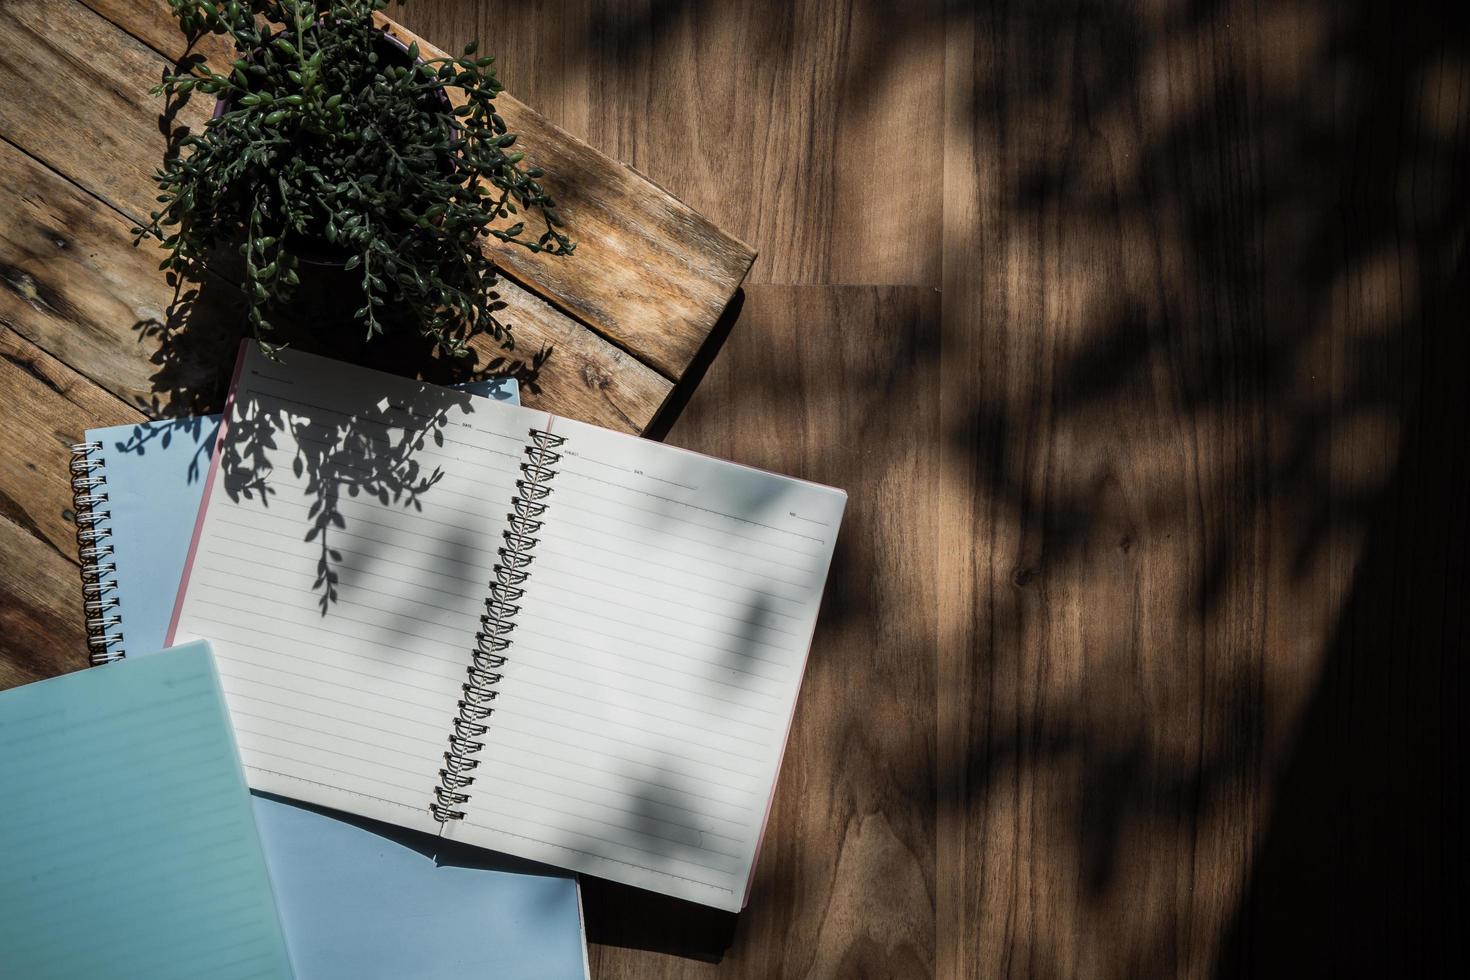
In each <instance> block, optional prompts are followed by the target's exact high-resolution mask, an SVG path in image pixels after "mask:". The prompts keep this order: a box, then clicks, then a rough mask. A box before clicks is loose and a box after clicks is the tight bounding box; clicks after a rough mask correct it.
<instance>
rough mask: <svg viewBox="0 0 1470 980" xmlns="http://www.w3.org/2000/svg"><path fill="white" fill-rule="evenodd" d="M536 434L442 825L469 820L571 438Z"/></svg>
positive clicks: (510, 521)
mask: <svg viewBox="0 0 1470 980" xmlns="http://www.w3.org/2000/svg"><path fill="white" fill-rule="evenodd" d="M530 435H531V443H530V445H528V446H526V448H525V450H524V453H525V456H526V458H525V459H524V460H523V461H522V462H521V478H520V479H518V480H516V495H515V496H514V497H512V498H511V512H510V513H509V514H507V515H505V518H506V528H505V530H504V531H503V532H501V536H502V537H503V538H504V540H505V544H504V546H503V547H501V548H499V549H497V554H498V556H499V561H497V562H496V563H495V566H494V570H493V573H492V574H493V576H494V577H493V578H492V579H491V581H490V583H489V591H490V594H489V596H488V597H487V598H486V599H485V612H484V614H483V615H482V616H481V617H480V629H479V632H477V633H476V634H475V647H474V650H473V651H472V662H471V664H470V667H469V669H468V671H467V674H468V680H466V682H465V684H464V686H463V687H462V688H461V689H460V690H461V697H460V700H459V710H458V712H457V713H456V714H455V716H454V727H453V732H452V733H451V734H450V736H449V749H448V751H446V752H445V753H444V768H443V769H440V770H439V785H438V786H436V787H434V802H433V803H432V804H430V806H429V810H430V811H431V812H432V813H433V814H434V818H435V819H436V820H438V821H439V822H440V823H444V822H447V821H449V820H462V819H463V818H464V811H463V810H462V809H460V807H462V806H463V805H464V804H465V803H466V802H467V801H468V800H469V798H470V797H469V794H468V793H466V792H465V790H467V789H468V788H469V787H470V785H471V784H473V783H474V781H475V777H474V771H475V768H476V767H477V766H479V764H480V761H479V759H477V758H476V756H477V755H478V754H479V752H480V750H481V749H483V748H484V747H485V743H484V741H483V740H482V739H483V736H484V735H485V733H486V732H488V731H489V730H490V727H489V725H487V724H486V721H487V720H488V719H489V717H490V715H491V714H492V713H493V711H494V701H495V697H496V694H497V691H496V689H495V687H496V685H497V684H499V683H500V680H501V677H502V675H501V672H500V671H501V669H502V668H503V667H504V666H505V662H506V656H505V654H506V651H507V650H509V649H510V646H511V639H510V634H511V632H512V631H513V630H514V629H515V626H516V624H515V616H516V614H517V613H518V612H520V609H521V607H520V605H519V602H520V600H521V597H522V596H524V595H525V589H524V588H522V586H523V585H524V584H525V582H526V580H527V579H529V578H530V577H531V573H530V572H529V571H528V569H529V568H530V567H531V563H532V562H534V561H535V560H536V556H535V555H534V554H533V552H534V550H535V548H536V543H537V541H538V540H539V539H538V538H537V537H536V535H537V533H538V532H539V531H540V530H541V527H542V524H543V521H542V518H543V517H544V516H545V514H546V509H547V503H546V501H547V498H548V497H550V496H551V489H552V488H551V487H550V486H549V484H550V483H551V481H552V480H553V479H554V478H555V477H556V470H555V469H554V468H553V467H555V465H556V464H557V463H558V462H560V461H561V454H560V453H558V452H556V450H557V448H559V447H560V446H561V444H562V443H563V442H565V441H566V439H565V438H564V437H562V436H555V435H552V434H551V433H550V432H546V431H543V430H541V429H531V430H530Z"/></svg>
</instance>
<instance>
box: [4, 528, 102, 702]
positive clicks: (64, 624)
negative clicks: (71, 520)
mask: <svg viewBox="0 0 1470 980" xmlns="http://www.w3.org/2000/svg"><path fill="white" fill-rule="evenodd" d="M81 603H82V584H81V579H80V578H78V572H77V566H76V565H74V564H72V563H71V562H69V561H67V560H66V558H64V557H62V555H61V554H60V553H58V552H57V551H56V549H55V548H52V547H51V546H50V545H49V544H47V543H45V542H43V541H42V540H41V539H39V538H37V537H36V536H35V535H33V534H31V533H30V532H29V531H28V530H27V529H26V528H23V527H21V526H20V525H18V524H16V523H14V522H12V521H11V520H10V519H9V518H8V517H6V516H4V515H3V514H0V689H4V688H8V687H15V686H16V685H18V684H28V683H30V682H31V681H38V680H43V679H44V678H47V677H51V676H54V675H55V674H61V673H66V672H68V671H72V670H79V669H81V668H82V667H85V666H87V638H86V633H85V631H84V630H83V628H82V611H81Z"/></svg>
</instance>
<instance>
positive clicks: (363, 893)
mask: <svg viewBox="0 0 1470 980" xmlns="http://www.w3.org/2000/svg"><path fill="white" fill-rule="evenodd" d="M464 390H466V391H470V392H472V393H474V394H477V395H481V396H484V397H488V398H494V399H497V400H506V401H509V402H510V403H511V404H516V398H517V386H516V383H515V381H514V380H512V379H504V378H502V379H494V380H491V381H485V382H476V383H472V384H467V385H465V386H464ZM219 419H220V417H219V416H217V415H211V416H202V417H199V418H181V419H161V420H157V421H151V422H142V423H139V424H136V425H122V426H112V427H109V428H100V429H89V430H88V431H87V441H86V442H85V443H82V444H80V445H78V446H76V447H74V450H73V464H72V469H73V479H74V481H75V492H76V496H77V500H76V505H75V513H76V515H77V522H78V525H79V526H81V527H84V528H86V529H87V530H88V531H90V532H91V535H92V537H91V539H90V540H89V541H87V542H86V545H85V546H86V547H88V548H90V549H92V550H91V551H90V552H88V553H87V554H86V555H84V565H83V575H84V578H86V579H87V580H89V583H90V584H89V586H88V592H87V599H88V602H89V603H91V605H90V606H89V616H88V632H89V642H90V643H91V644H92V647H93V649H92V654H93V658H94V660H96V661H98V662H103V661H109V660H114V659H120V658H121V657H122V656H123V654H124V651H126V654H127V657H128V659H130V660H131V659H132V658H133V657H134V656H135V655H137V654H138V653H139V652H140V651H148V650H151V649H155V648H158V647H162V646H163V644H164V636H165V634H166V633H167V631H168V623H169V617H170V615H171V613H172V611H173V604H174V598H175V596H176V594H177V592H178V584H179V580H180V578H181V577H182V575H183V571H184V560H185V558H186V557H187V555H188V551H189V542H190V539H191V537H192V535H193V531H194V521H195V516H196V515H197V514H198V511H199V503H200V500H201V498H202V497H203V495H204V479H205V476H206V475H207V473H208V469H209V458H210V453H211V451H212V449H213V447H214V442H215V437H216V436H217V434H218V428H219ZM103 676H105V677H123V676H126V674H123V673H117V672H108V673H105V674H104V675H103ZM254 809H255V819H256V823H257V824H258V826H259V828H260V837H261V841H262V843H263V845H264V848H265V858H266V865H267V867H268V868H269V870H270V875H271V882H272V885H273V888H274V890H275V894H276V901H277V906H278V908H279V909H280V914H281V920H282V925H283V927H284V929H285V932H286V939H287V943H288V945H289V947H290V951H291V959H292V963H293V965H294V966H295V968H296V974H297V976H298V977H299V978H302V980H337V978H344V980H345V978H349V977H350V978H352V980H370V978H375V977H381V978H394V980H397V978H401V977H415V978H422V980H440V978H450V977H456V978H457V977H463V976H496V977H499V976H505V977H524V978H527V980H531V978H536V980H581V978H584V977H586V976H587V966H586V942H585V939H584V937H583V934H582V926H581V915H580V900H579V899H580V896H579V893H578V887H577V882H576V876H575V875H571V874H567V873H565V872H562V871H558V870H556V869H553V868H549V867H546V866H545V865H531V864H530V863H529V862H525V861H521V860H519V859H516V858H511V857H507V856H504V855H497V854H491V853H489V852H486V851H482V850H480V849H478V848H475V847H470V846H468V845H463V844H456V843H454V842H453V841H445V840H443V839H442V838H439V837H436V836H429V835H425V834H422V833H420V832H418V831H414V830H407V829H404V828H400V827H395V826H391V825H388V824H383V823H379V822H375V821H371V820H368V819H366V818H359V817H352V816H349V815H346V814H342V813H340V812H336V811H326V810H321V809H319V808H316V807H311V806H308V805H306V804H300V803H292V802H287V801H283V800H281V799H278V798H274V797H268V796H262V795H257V796H256V797H255V798H254ZM3 962H4V959H3V956H0V963H3ZM3 973H4V971H3V970H0V975H3Z"/></svg>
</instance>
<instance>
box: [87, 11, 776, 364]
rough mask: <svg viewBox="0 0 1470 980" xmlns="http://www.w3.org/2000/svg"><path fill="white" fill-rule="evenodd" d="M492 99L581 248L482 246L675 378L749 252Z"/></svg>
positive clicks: (169, 43)
mask: <svg viewBox="0 0 1470 980" xmlns="http://www.w3.org/2000/svg"><path fill="white" fill-rule="evenodd" d="M87 5H88V6H90V7H92V8H93V9H95V10H97V11H98V12H99V13H101V14H102V15H103V16H105V17H107V18H108V19H109V20H111V21H112V22H113V23H115V24H118V25H119V26H121V27H122V28H123V29H124V30H126V31H127V32H128V33H129V34H131V35H133V36H134V37H137V38H141V39H143V40H144V41H145V42H146V43H147V44H148V45H149V46H151V47H153V48H154V49H155V50H156V51H159V52H162V53H163V54H165V55H167V56H169V57H170V58H179V57H182V56H183V54H184V52H185V51H186V50H192V51H194V52H195V53H199V54H202V55H204V56H205V57H206V58H207V59H208V60H209V61H210V62H211V63H212V64H213V66H214V67H215V68H216V70H218V69H220V68H221V67H223V66H225V65H228V64H229V63H230V61H232V60H233V58H234V55H233V54H231V53H230V49H229V47H228V44H227V43H226V42H225V41H224V39H223V38H220V37H216V36H209V37H206V38H204V39H203V40H202V41H201V42H200V43H199V44H197V45H195V46H194V47H193V48H192V49H191V48H190V47H189V45H188V39H187V38H185V37H184V36H183V35H182V34H181V33H180V32H179V30H178V27H177V25H176V24H175V23H174V21H173V19H172V15H171V13H170V11H169V8H168V6H167V4H165V3H163V2H162V0H157V2H141V3H140V2H137V0H87ZM380 21H381V22H382V23H383V24H384V25H385V26H386V27H387V28H388V29H389V30H391V31H392V32H393V33H394V34H396V35H397V36H398V37H399V38H400V39H401V40H403V41H404V42H405V43H408V42H412V41H417V42H419V46H420V49H421V51H422V52H423V56H424V57H438V56H442V55H443V52H442V51H441V50H440V49H438V48H436V47H435V46H434V45H433V44H432V43H431V42H430V41H429V40H426V39H424V38H421V37H419V36H418V35H416V34H415V33H414V32H412V31H411V30H409V29H407V28H406V27H403V26H402V25H400V24H397V23H395V22H394V21H392V20H389V19H388V18H381V17H380ZM466 40H467V39H466ZM462 46H463V42H460V44H459V45H457V46H455V48H454V50H456V51H457V50H459V49H460V48H461V47H462ZM450 99H451V101H452V102H454V103H455V104H456V105H458V104H462V102H463V100H462V99H461V98H460V96H459V94H458V90H450ZM496 107H497V109H498V111H499V113H500V115H501V116H502V117H503V118H504V119H505V121H506V125H507V126H509V127H510V130H511V132H514V133H517V134H519V135H520V137H521V141H520V144H518V146H517V149H521V150H522V151H523V152H524V153H525V154H526V161H527V165H528V166H539V167H541V168H543V169H544V170H545V171H546V174H547V176H546V178H545V179H544V180H543V181H542V183H543V184H545V186H546V188H547V190H548V191H549V192H550V193H551V195H552V196H553V197H554V198H555V200H556V202H557V207H558V211H559V212H560V213H561V214H562V216H563V217H564V218H565V219H566V221H567V231H568V233H569V234H571V235H572V237H573V238H574V239H575V240H576V242H577V251H576V253H575V258H572V257H567V258H558V257H556V256H548V255H545V254H541V255H533V254H531V253H530V252H527V251H526V250H525V249H521V248H515V247H512V246H507V245H505V244H504V243H502V242H499V241H496V240H489V241H488V242H487V244H486V250H487V252H488V253H489V254H491V255H493V256H494V257H495V260H496V262H497V263H498V264H499V265H500V267H501V268H502V269H504V270H505V272H506V275H507V276H509V277H510V278H511V279H513V280H514V281H515V282H517V283H519V284H520V285H521V286H522V287H524V288H526V289H527V290H529V291H531V292H533V293H535V294H537V295H538V296H539V297H540V298H541V299H543V300H544V301H546V302H549V303H550V304H552V305H553V306H555V307H557V308H559V309H562V310H566V311H568V312H570V313H571V314H572V315H573V316H574V317H576V318H577V319H578V320H579V321H580V322H581V323H583V324H586V325H587V326H589V327H591V328H592V329H593V330H595V331H597V332H598V333H599V334H601V335H602V336H604V337H607V338H609V339H611V340H613V341H614V342H616V343H617V344H618V345H619V346H621V347H622V348H624V349H625V350H627V351H628V352H630V353H632V354H633V355H634V356H636V357H637V358H639V359H640V360H642V361H644V362H645V363H647V364H648V365H650V366H651V367H653V368H654V369H656V370H658V371H660V372H662V373H663V374H664V376H665V377H667V378H670V379H673V380H677V379H678V378H680V377H681V376H682V375H683V373H684V371H685V369H686V368H687V367H688V366H689V362H690V361H691V360H692V359H693V357H694V356H695V354H696V353H698V351H699V349H700V347H701V345H702V344H703V343H704V341H705V338H706V337H707V336H709V333H710V331H711V330H712V329H714V326H715V323H716V322H717V321H718V320H719V318H720V315H721V314H722V313H723V312H724V310H725V306H726V305H727V304H728V303H729V302H730V298H731V297H732V296H733V295H734V293H735V290H736V289H737V288H739V286H740V282H741V280H742V279H744V278H745V274H746V272H747V271H748V270H749V269H750V265H751V262H752V261H753V260H754V258H755V255H754V252H752V251H751V249H750V248H749V246H747V245H745V244H744V243H742V242H740V241H738V240H737V239H735V238H733V237H731V236H730V235H728V234H726V233H725V232H723V231H721V230H720V229H719V228H718V227H717V226H716V225H714V224H713V223H712V222H710V221H709V220H708V219H706V218H704V217H703V216H702V215H700V214H698V213H697V212H695V211H694V210H692V209H691V208H690V207H689V206H688V205H686V204H684V203H683V202H681V201H679V200H678V199H677V198H675V197H673V196H672V195H671V194H669V193H668V192H667V191H665V190H663V189H662V188H661V187H658V186H657V185H655V184H653V183H651V182H650V181H648V180H647V179H646V178H644V177H642V176H641V175H639V174H638V173H636V172H635V171H633V170H631V169H629V168H628V167H626V166H623V165H621V164H618V163H617V162H615V161H613V160H611V159H609V158H608V157H606V156H605V155H603V154H602V153H600V152H599V151H597V150H595V149H593V148H592V147H591V146H588V145H587V144H586V143H583V142H582V141H581V140H578V139H576V138H575V137H573V136H570V135H569V134H568V133H566V132H565V131H564V130H562V129H560V128H559V127H557V126H555V125H553V124H551V123H550V122H548V121H547V120H546V119H545V118H543V117H542V116H541V115H540V114H538V113H537V112H535V111H534V110H532V109H530V108H528V107H527V106H526V105H525V104H524V103H522V102H520V101H518V100H517V99H516V98H514V97H513V96H511V95H510V94H509V93H506V94H503V95H502V96H501V97H500V98H499V99H497V100H496Z"/></svg>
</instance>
